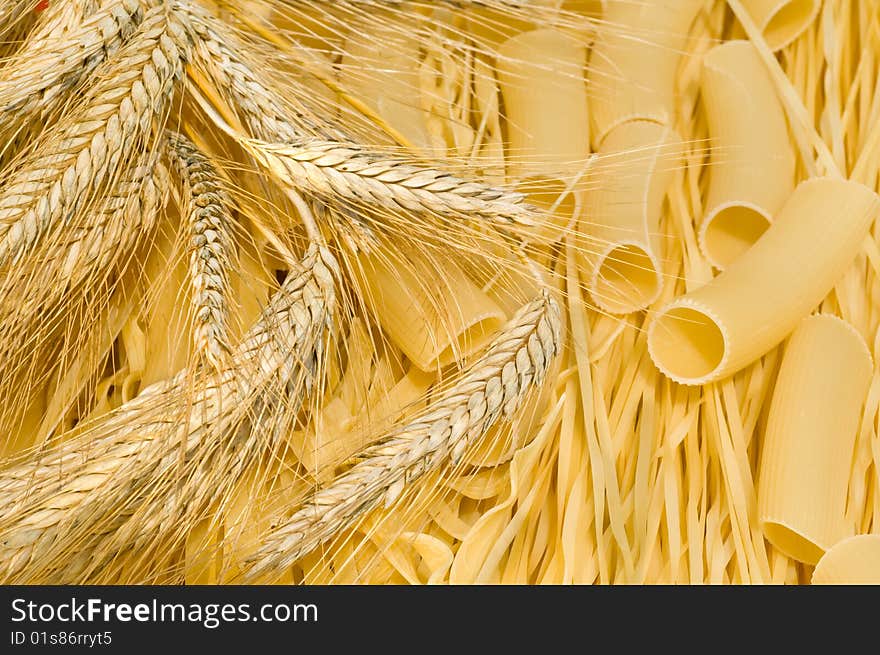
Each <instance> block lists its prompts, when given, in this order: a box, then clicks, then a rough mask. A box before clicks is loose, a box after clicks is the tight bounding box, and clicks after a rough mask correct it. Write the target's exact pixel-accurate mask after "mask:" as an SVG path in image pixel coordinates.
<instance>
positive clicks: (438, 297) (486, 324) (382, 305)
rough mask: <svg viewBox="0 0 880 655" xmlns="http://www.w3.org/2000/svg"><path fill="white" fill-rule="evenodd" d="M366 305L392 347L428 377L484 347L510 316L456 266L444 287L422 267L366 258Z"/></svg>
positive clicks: (447, 266)
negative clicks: (431, 373) (432, 372)
mask: <svg viewBox="0 0 880 655" xmlns="http://www.w3.org/2000/svg"><path fill="white" fill-rule="evenodd" d="M359 263H360V266H361V272H360V274H359V275H360V277H361V278H362V280H361V283H362V288H363V289H364V301H365V302H366V304H367V306H368V307H369V308H370V311H371V312H372V314H373V315H374V317H375V318H376V320H377V321H378V322H379V323H380V325H381V326H382V329H383V330H384V331H385V333H386V335H387V336H388V337H389V339H390V340H391V342H392V343H393V344H394V345H395V346H397V347H398V348H400V350H401V351H403V353H404V354H405V355H406V356H407V357H408V358H409V359H410V361H412V363H413V364H415V365H416V366H418V367H419V368H420V369H422V370H423V371H434V370H437V368H438V367H443V366H448V365H449V364H452V363H453V362H455V361H459V360H460V359H462V358H464V357H467V356H468V355H470V354H472V353H474V352H476V351H477V350H479V349H480V348H482V347H483V346H485V345H486V344H487V343H488V342H489V341H490V340H491V338H492V336H493V334H494V333H495V331H496V330H498V328H500V327H501V326H502V325H503V324H504V322H505V320H506V316H505V314H504V312H503V311H502V310H501V309H500V308H499V307H498V306H497V305H496V304H495V303H494V302H492V300H491V299H490V298H489V297H488V296H487V295H486V294H485V293H483V292H482V291H481V290H480V289H479V288H478V287H477V285H476V284H474V282H473V281H472V280H471V279H470V278H469V277H468V276H467V275H465V273H464V272H463V271H462V270H461V269H460V268H459V267H458V266H456V265H455V264H454V263H453V262H444V270H443V278H444V280H443V282H442V283H440V282H438V280H437V278H436V273H435V272H433V271H432V270H431V268H430V267H428V266H424V265H421V264H418V263H407V265H405V266H403V265H402V266H395V265H393V263H391V262H389V261H388V260H387V259H384V258H383V257H381V256H375V255H368V254H361V255H360V257H359Z"/></svg>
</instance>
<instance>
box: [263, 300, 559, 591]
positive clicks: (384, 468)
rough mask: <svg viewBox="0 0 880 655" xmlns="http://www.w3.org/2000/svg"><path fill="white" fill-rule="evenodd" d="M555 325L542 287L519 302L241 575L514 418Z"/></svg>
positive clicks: (536, 377)
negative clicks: (422, 407)
mask: <svg viewBox="0 0 880 655" xmlns="http://www.w3.org/2000/svg"><path fill="white" fill-rule="evenodd" d="M560 332H561V325H560V317H559V308H558V307H557V305H556V303H555V302H554V301H553V300H552V299H551V297H550V296H549V294H546V293H545V294H544V295H543V296H542V297H540V298H539V299H537V300H535V301H533V302H531V303H530V304H528V305H526V306H524V307H523V308H522V309H521V310H520V311H519V312H518V313H517V315H516V316H515V317H514V318H513V319H511V321H510V323H508V325H507V326H506V327H505V328H504V330H503V331H502V332H501V334H500V335H499V336H498V337H497V338H496V339H495V341H494V342H493V344H492V345H491V346H490V347H489V348H488V350H487V352H486V353H485V355H483V356H482V357H481V358H480V359H479V360H478V361H477V362H476V363H475V364H474V365H473V367H472V368H471V369H470V370H469V371H468V372H467V373H466V374H465V375H464V377H463V379H462V380H461V381H460V382H459V383H458V384H456V385H455V386H454V387H452V388H451V389H450V390H448V391H447V392H446V393H445V394H444V395H443V396H442V397H441V398H440V399H439V400H438V401H437V402H436V403H435V404H434V405H433V406H432V408H431V410H429V411H428V412H427V413H425V414H424V415H422V416H420V417H419V418H418V419H417V420H415V421H413V422H412V423H410V424H409V425H407V426H406V427H404V428H402V429H399V430H396V431H395V432H393V433H392V434H391V435H389V436H388V437H387V438H385V439H384V440H383V441H382V442H381V443H379V444H377V445H374V446H371V447H369V448H367V449H366V450H365V451H363V453H362V454H361V455H360V456H359V460H360V461H359V462H358V463H357V464H355V465H354V466H353V467H352V468H351V469H350V470H349V471H348V472H346V473H344V474H343V475H341V476H340V477H338V478H337V479H336V480H335V481H334V482H333V483H331V484H330V485H328V486H327V487H325V488H323V489H320V490H319V491H317V492H315V493H314V494H313V495H312V496H311V497H310V498H309V499H308V500H307V501H306V503H305V504H304V506H303V507H302V508H301V509H299V510H297V511H296V512H295V513H294V514H293V515H292V516H291V517H290V519H289V520H288V521H286V522H285V523H284V525H282V526H281V527H280V528H278V530H276V531H275V532H274V533H273V534H272V535H270V536H269V537H268V538H267V540H266V541H265V543H264V545H263V546H262V547H261V548H260V550H259V551H258V552H257V553H256V554H255V555H254V556H253V558H252V559H251V560H250V561H249V568H248V569H247V570H246V573H245V579H246V580H248V581H253V580H255V579H262V578H264V577H265V576H269V575H273V574H277V573H279V572H280V571H282V570H283V569H285V568H287V567H289V566H290V565H292V564H293V563H294V562H295V561H296V560H297V559H298V558H300V557H302V556H303V555H305V554H307V553H308V552H310V551H311V550H313V549H314V548H316V547H317V546H319V545H320V544H322V543H324V542H325V541H327V540H328V539H330V538H332V537H333V535H335V534H337V533H338V532H339V531H340V530H342V529H343V528H345V527H346V526H349V525H351V524H352V523H353V522H354V521H355V520H356V519H357V518H358V517H359V516H361V515H363V514H364V513H365V512H368V511H370V510H371V509H374V508H376V507H379V506H380V505H381V504H383V503H385V504H386V505H390V504H391V503H393V502H394V501H395V500H396V498H397V497H398V496H399V495H400V494H401V492H402V491H403V489H404V486H405V485H407V484H409V483H411V482H413V481H414V480H416V479H417V478H419V477H421V476H422V475H424V474H425V473H427V472H429V471H432V470H435V469H437V468H438V467H439V466H441V465H442V464H443V463H444V462H446V461H449V460H451V461H452V462H453V463H454V462H456V461H458V460H459V459H460V458H461V456H462V455H463V454H464V453H465V452H466V451H467V449H468V447H470V446H472V445H473V444H474V443H475V442H476V441H477V440H478V439H479V438H480V437H481V436H482V435H483V434H485V433H486V431H487V430H488V428H489V427H491V426H492V424H493V423H494V422H495V421H496V420H497V419H498V418H500V417H504V418H506V419H511V418H513V416H514V415H515V413H516V411H517V410H518V408H519V407H520V406H521V405H522V402H523V400H524V399H525V397H526V395H527V393H528V392H529V390H530V389H531V388H532V387H533V386H537V385H540V384H541V382H542V381H543V377H544V374H545V373H546V371H547V369H548V368H549V366H550V364H551V362H552V360H553V359H554V357H555V356H556V354H557V352H558V350H559V347H560V338H561V335H560Z"/></svg>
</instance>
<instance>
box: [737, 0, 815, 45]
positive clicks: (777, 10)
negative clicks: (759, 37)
mask: <svg viewBox="0 0 880 655" xmlns="http://www.w3.org/2000/svg"><path fill="white" fill-rule="evenodd" d="M741 1H742V5H743V7H744V8H745V10H746V11H747V12H749V16H751V18H752V20H753V21H755V24H756V25H757V26H758V27H759V28H760V30H761V32H762V33H763V35H764V39H765V40H766V41H767V45H769V46H770V49H771V50H774V51H775V50H781V49H782V48H784V47H785V46H787V45H788V44H789V43H791V42H792V41H794V40H795V39H796V38H797V37H799V36H800V35H801V34H802V33H803V32H804V31H805V30H806V29H807V28H808V27H809V26H810V23H812V22H813V20H814V19H815V18H816V15H817V14H818V13H819V8H820V7H821V6H822V1H821V0H741Z"/></svg>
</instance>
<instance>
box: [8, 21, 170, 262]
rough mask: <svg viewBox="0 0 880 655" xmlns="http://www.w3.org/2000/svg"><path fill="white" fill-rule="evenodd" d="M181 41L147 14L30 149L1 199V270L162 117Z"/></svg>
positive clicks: (91, 190)
mask: <svg viewBox="0 0 880 655" xmlns="http://www.w3.org/2000/svg"><path fill="white" fill-rule="evenodd" d="M185 44H186V40H185V36H184V34H183V33H182V31H181V29H180V26H179V25H178V24H177V22H176V21H175V20H174V19H173V15H172V14H171V12H169V11H168V10H167V9H166V8H165V7H159V8H156V9H153V10H151V11H150V12H148V13H147V15H145V17H144V21H143V23H142V25H141V27H140V29H139V31H138V33H137V34H135V35H134V36H133V37H132V39H131V42H130V43H129V44H128V45H126V46H125V47H124V48H123V49H122V50H121V51H120V52H119V53H118V54H117V56H116V57H114V58H113V59H111V60H110V61H109V62H108V66H107V67H106V68H103V69H101V70H100V71H97V72H96V75H97V74H99V73H100V78H101V81H100V82H99V83H98V84H97V86H96V87H94V89H93V91H92V93H90V94H89V96H88V99H87V100H86V102H85V104H84V107H83V109H82V110H81V111H79V112H76V113H75V114H72V115H71V116H70V118H67V119H65V121H64V122H63V123H62V124H61V125H60V126H58V127H57V128H55V129H53V130H51V131H50V132H49V133H48V134H47V135H46V136H45V137H44V138H43V139H41V140H40V141H39V142H38V143H37V144H35V146H34V148H33V150H32V156H31V157H29V158H28V159H27V161H25V162H24V163H23V164H22V165H21V166H20V167H17V168H16V170H15V171H14V172H13V173H12V175H11V179H9V180H8V181H7V182H6V183H5V184H4V185H3V186H2V195H0V265H2V264H4V263H7V262H8V261H9V260H10V259H13V258H16V257H19V256H20V255H21V253H22V252H24V251H26V250H27V249H28V248H30V247H32V246H33V244H34V243H35V242H36V241H37V239H38V238H39V237H40V236H41V235H42V234H43V233H45V231H46V230H47V229H48V228H49V227H50V226H51V225H53V224H56V223H58V222H59V221H64V220H69V218H70V216H72V215H73V213H74V212H75V211H76V210H77V209H78V208H80V207H82V206H83V205H84V204H85V203H86V202H87V201H88V200H89V198H90V197H91V196H92V195H94V194H95V193H96V192H97V191H98V190H99V189H100V188H101V187H102V186H103V185H104V183H105V182H106V179H107V178H108V177H109V176H111V175H112V174H113V173H114V172H115V171H116V170H117V169H118V167H119V166H120V163H121V162H122V161H123V159H124V158H126V157H128V156H129V155H130V152H131V151H132V149H133V148H135V147H136V146H137V144H138V143H139V142H141V141H143V140H144V139H145V138H146V137H147V135H148V134H149V132H150V129H151V127H152V124H153V119H154V118H157V117H159V116H161V115H162V113H163V112H164V110H165V108H166V107H167V104H168V100H169V98H170V96H171V93H172V91H173V89H174V83H175V81H176V80H177V79H179V78H180V77H181V75H182V71H183V59H184V58H185V49H186V45H185Z"/></svg>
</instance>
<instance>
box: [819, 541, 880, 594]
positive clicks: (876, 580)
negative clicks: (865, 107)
mask: <svg viewBox="0 0 880 655" xmlns="http://www.w3.org/2000/svg"><path fill="white" fill-rule="evenodd" d="M812 584H872V585H880V535H878V534H861V535H858V536H856V537H849V538H848V539H844V540H843V541H841V542H839V543H837V544H835V545H834V546H833V547H832V548H831V549H830V550H829V551H828V552H827V553H825V554H824V555H823V556H822V559H820V560H819V563H818V564H817V565H816V569H815V570H814V571H813V579H812Z"/></svg>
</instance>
